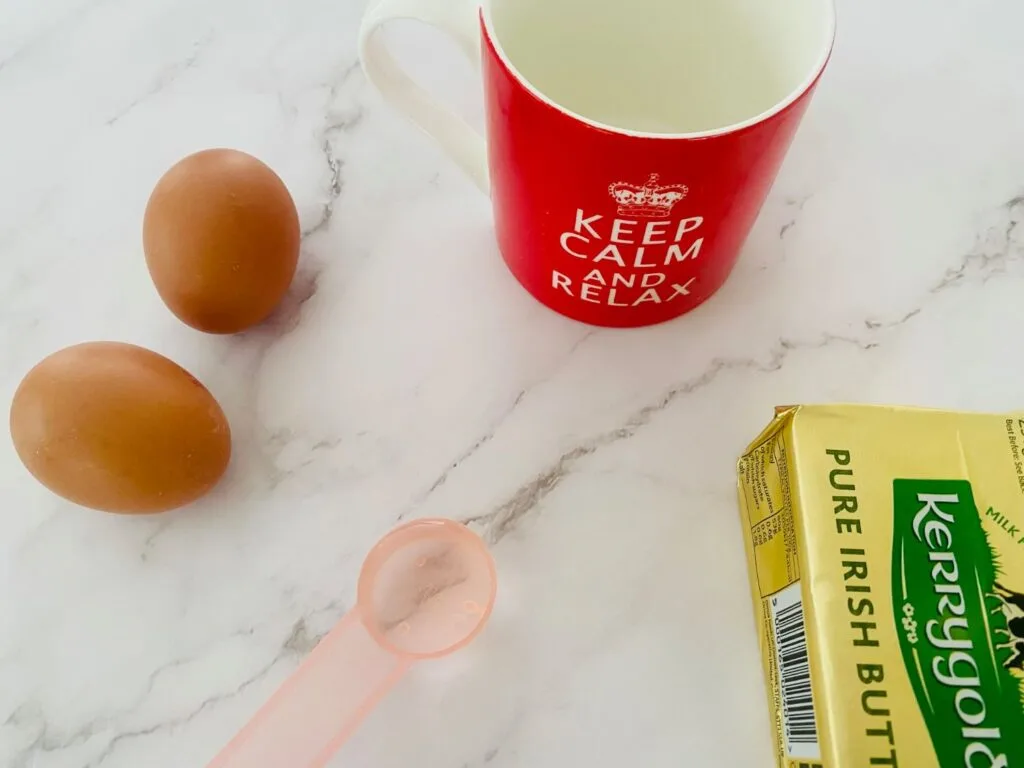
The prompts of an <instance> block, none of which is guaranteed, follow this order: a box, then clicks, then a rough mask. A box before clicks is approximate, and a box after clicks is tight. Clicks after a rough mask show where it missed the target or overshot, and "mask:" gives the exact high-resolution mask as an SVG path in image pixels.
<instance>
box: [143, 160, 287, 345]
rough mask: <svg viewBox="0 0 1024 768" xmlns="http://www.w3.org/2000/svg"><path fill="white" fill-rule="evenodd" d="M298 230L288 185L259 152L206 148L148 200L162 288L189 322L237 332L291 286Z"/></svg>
mask: <svg viewBox="0 0 1024 768" xmlns="http://www.w3.org/2000/svg"><path fill="white" fill-rule="evenodd" d="M300 242H301V233H300V231H299V215H298V212H297V211H296V210H295V202H294V201H293V200H292V197H291V195H290V194H289V193H288V188H287V187H286V186H285V185H284V182H283V181H281V179H280V178H279V177H278V176H277V174H276V173H274V171H273V170H271V169H270V168H269V167H268V166H266V165H265V164H264V163H262V162H261V161H260V160H258V159H256V158H255V157H253V156H252V155H248V154H246V153H244V152H239V151H237V150H233V149H208V150H205V151H202V152H197V153H196V154H194V155H189V156H188V157H186V158H185V159H183V160H181V161H180V162H178V163H177V164H176V165H174V166H173V167H172V168H171V169H170V170H169V171H168V172H167V173H166V174H164V176H163V178H161V179H160V181H159V182H158V183H157V185H156V188H155V189H154V190H153V194H152V195H151V197H150V199H149V204H148V205H147V206H146V214H145V221H144V222H143V247H144V249H145V252H146V265H147V266H148V268H149V273H150V276H151V277H152V278H153V284H154V285H155V286H156V289H157V292H158V293H159V294H160V297H161V298H162V299H163V301H164V303H165V304H166V305H167V307H168V308H169V309H170V310H171V312H173V313H174V314H175V315H176V316H177V317H178V318H179V319H180V320H181V321H182V322H184V323H186V324H187V325H190V326H192V327H193V328H196V329H197V330H200V331H204V332H206V333H217V334H225V333H238V332H239V331H244V330H246V329H248V328H251V327H252V326H254V325H257V324H258V323H261V322H262V321H263V320H265V319H266V318H267V317H268V316H270V314H271V313H273V311H274V309H276V308H277V306H278V305H279V304H280V302H281V299H282V298H283V297H284V295H285V293H286V292H287V291H288V287H289V285H291V282H292V278H293V277H294V276H295V268H296V266H297V264H298V260H299V246H300Z"/></svg>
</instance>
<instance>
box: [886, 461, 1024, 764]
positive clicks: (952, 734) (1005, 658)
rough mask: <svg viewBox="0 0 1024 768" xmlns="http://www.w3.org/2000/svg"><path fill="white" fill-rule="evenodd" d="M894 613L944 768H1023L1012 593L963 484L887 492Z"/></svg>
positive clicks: (903, 486)
mask: <svg viewBox="0 0 1024 768" xmlns="http://www.w3.org/2000/svg"><path fill="white" fill-rule="evenodd" d="M893 503H894V510H895V523H894V524H895V531H894V536H893V569H892V571H893V605H894V606H895V607H896V624H897V634H898V635H899V639H900V649H901V651H902V653H903V661H904V663H905V665H906V668H907V673H908V674H909V676H910V680H911V683H912V685H913V688H914V693H915V695H916V697H917V701H918V705H919V706H920V708H921V713H922V715H923V717H924V720H925V723H926V724H927V726H928V731H929V733H930V734H931V739H932V744H933V745H934V746H935V752H936V755H937V756H938V759H939V764H940V765H941V766H942V768H954V767H955V768H1015V767H1016V766H1024V674H1022V675H1021V677H1018V676H1017V675H1018V674H1020V673H1018V672H1016V671H1015V667H1016V658H1015V657H1016V648H1015V646H1014V644H1013V642H1012V640H1013V638H1014V635H1013V632H1012V630H1013V629H1014V628H1015V627H1014V626H1013V624H1012V621H1013V620H1012V618H1011V617H1012V616H1013V615H1014V614H1013V612H1012V610H1011V609H1010V608H1008V607H1007V605H1008V604H1012V603H1010V602H1009V601H1010V600H1011V597H1010V596H1011V595H1013V594H1015V593H1011V592H1010V591H1009V590H1008V589H1007V588H1006V587H1005V586H1003V585H1002V584H1000V583H999V579H998V576H999V574H998V572H997V565H996V564H997V563H998V561H999V558H998V553H997V552H995V551H993V549H992V548H991V546H990V543H989V541H988V538H987V537H986V535H985V531H984V529H983V527H982V524H981V518H980V516H979V515H978V510H977V507H976V505H975V503H974V496H973V494H972V491H971V485H970V483H967V482H964V481H953V480H896V481H895V482H894V483H893Z"/></svg>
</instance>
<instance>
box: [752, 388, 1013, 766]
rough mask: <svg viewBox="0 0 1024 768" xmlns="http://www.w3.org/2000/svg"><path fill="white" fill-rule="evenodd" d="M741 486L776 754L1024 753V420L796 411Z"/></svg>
mask: <svg viewBox="0 0 1024 768" xmlns="http://www.w3.org/2000/svg"><path fill="white" fill-rule="evenodd" d="M739 486H740V506H741V508H742V514H743V523H744V534H745V538H746V545H747V556H748V561H749V566H750V583H751V586H752V589H753V596H754V604H755V608H756V613H757V625H758V632H759V635H760V647H761V653H762V656H763V661H764V670H765V677H766V682H767V688H768V699H769V707H770V712H771V714H772V716H773V726H774V733H775V748H776V753H777V765H778V766H780V767H781V768H868V767H869V766H893V767H894V768H898V766H903V767H904V768H965V767H966V768H1016V767H1018V766H1019V767H1021V768H1024V418H1022V417H1018V416H1009V415H1007V416H991V415H981V414H962V413H947V412H942V411H930V410H922V409H902V408H883V407H871V406H799V407H791V408H783V409H779V410H778V411H777V413H776V416H775V419H774V421H773V422H772V423H771V424H770V425H769V426H768V428H767V429H765V431H764V432H763V433H762V434H761V435H760V436H759V437H758V438H757V439H756V440H755V441H754V443H753V444H752V445H751V446H750V448H748V449H747V452H746V453H745V455H744V456H743V457H742V458H741V459H740V462H739Z"/></svg>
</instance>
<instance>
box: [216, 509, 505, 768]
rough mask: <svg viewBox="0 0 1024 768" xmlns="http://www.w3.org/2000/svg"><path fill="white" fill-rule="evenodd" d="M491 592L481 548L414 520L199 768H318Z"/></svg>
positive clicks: (489, 602)
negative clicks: (313, 642)
mask: <svg viewBox="0 0 1024 768" xmlns="http://www.w3.org/2000/svg"><path fill="white" fill-rule="evenodd" d="M496 593H497V574H496V572H495V569H494V561H493V560H492V559H491V555H490V553H489V552H488V551H487V547H486V546H485V545H484V543H483V541H482V540H481V539H480V537H478V536H477V535H476V534H474V533H473V532H472V531H470V530H469V529H468V528H466V527H465V526H464V525H461V524H459V523H456V522H454V521H451V520H416V521H413V522H411V523H408V524H406V525H403V526H401V527H400V528H397V529H395V530H394V531H392V532H391V533H389V534H388V535H387V536H385V537H384V538H383V539H381V540H380V542H379V543H378V544H377V545H376V546H375V547H374V548H373V549H372V550H371V551H370V554H369V555H367V557H366V561H365V562H364V563H363V569H362V571H361V572H360V574H359V586H358V589H357V596H356V605H355V607H354V608H353V609H352V610H351V611H350V612H349V613H348V614H347V615H346V616H345V617H344V618H343V619H342V620H341V621H340V622H339V623H338V625H337V626H336V627H335V628H334V629H332V630H331V631H330V632H329V633H328V634H327V636H326V637H324V639H323V640H321V641H320V644H319V645H317V647H316V648H314V649H313V652H312V653H310V655H309V657H308V658H307V659H306V661H305V662H303V664H302V665H301V666H300V667H299V668H298V670H296V672H295V674H293V675H292V676H291V677H290V678H288V680H286V681H285V683H284V684H283V685H282V686H281V688H280V689H279V690H278V691H277V693H275V694H274V695H273V696H272V697H271V699H270V700H269V701H268V702H267V703H266V704H265V705H264V706H263V708H262V709H260V710H259V711H258V712H257V713H256V715H255V716H254V717H253V719H252V720H251V721H250V722H249V724H248V725H246V726H245V727H244V728H243V729H242V730H241V731H240V732H239V733H238V735H237V736H235V738H234V739H233V740H232V741H231V742H230V743H229V744H228V745H227V746H226V747H225V748H224V749H223V751H221V753H220V754H219V755H217V757H216V758H214V760H213V762H212V763H210V764H209V766H208V768H322V766H324V765H326V764H327V762H328V761H329V760H330V759H331V757H332V756H333V755H334V753H335V752H337V751H338V749H339V748H340V747H341V745H342V744H343V743H344V742H345V741H346V740H347V739H348V738H349V736H351V735H352V733H353V732H354V731H355V729H356V728H357V727H358V726H359V724H360V723H361V722H362V720H363V719H364V718H365V717H366V715H367V714H369V712H370V710H371V709H373V707H374V706H376V704H377V703H378V702H379V701H380V700H381V699H382V698H383V697H384V694H386V693H387V692H388V691H389V690H390V689H391V687H392V686H394V684H395V683H397V682H398V680H399V679H400V678H401V677H402V675H403V674H404V673H405V671H406V670H407V669H409V667H410V666H412V664H413V663H414V662H417V661H421V660H424V659H436V658H439V657H441V656H447V655H448V654H450V653H453V652H455V651H457V650H459V649H460V648H463V647H464V646H466V645H467V644H468V643H469V642H470V641H471V640H473V638H475V637H476V636H477V635H478V634H479V633H480V630H481V629H483V626H484V624H486V623H487V619H488V618H489V617H490V614H491V609H492V608H493V606H494V598H495V595H496Z"/></svg>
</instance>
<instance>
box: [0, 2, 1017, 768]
mask: <svg viewBox="0 0 1024 768" xmlns="http://www.w3.org/2000/svg"><path fill="white" fill-rule="evenodd" d="M362 8H363V2H362V0H292V2H288V3H284V2H277V3H259V2H256V3H254V2H250V1H249V0H150V1H148V2H130V1H129V0H48V2H45V3H43V2H38V0H5V1H4V3H3V4H2V5H0V260H2V261H0V263H2V272H0V394H2V397H3V399H4V402H9V400H10V397H11V395H12V394H13V391H14V388H15V387H16V385H17V382H18V380H19V379H20V377H21V376H22V375H23V374H24V372H25V371H26V370H27V369H28V368H29V367H31V366H32V365H33V364H34V363H35V362H37V361H38V360H39V359H41V358H42V357H43V356H45V355H46V354H48V353H50V352H52V351H54V350H56V349H58V348H60V347H62V346H64V345H67V344H71V343H74V342H78V341H83V340H87V339H121V340H127V341H131V342H135V343H139V344H143V345H146V346H149V347H151V348H153V349H155V350H157V351H159V352H162V353H164V354H167V355H169V356H171V357H172V358H174V359H176V360H178V361H179V362H180V363H182V364H183V365H185V366H186V367H188V368H189V369H190V370H192V371H193V372H194V373H195V374H196V375H197V376H199V377H200V378H201V379H202V380H203V381H204V382H205V383H206V384H207V385H208V386H209V387H210V389H211V390H212V391H213V392H214V393H215V395H216V396H217V397H218V398H219V399H220V401H221V402H222V403H223V405H224V407H225V409H226V411H227V413H228V415H229V417H230V419H231V422H232V424H233V426H234V430H235V435H236V448H235V450H236V453H235V459H234V462H233V466H232V469H231V470H230V475H229V477H228V478H227V480H226V482H225V483H224V484H223V485H222V486H221V487H220V488H219V489H218V490H217V491H216V492H215V493H214V495H213V496H211V497H210V498H209V499H208V500H206V501H204V502H202V503H200V504H198V505H196V506H194V507H193V508H191V509H188V510H183V511H180V512H177V513H173V514H169V515H167V516H164V517H161V518H158V519H124V518H118V517H113V516H106V515H103V514H99V513H92V512H88V511H85V510H82V509H78V508H74V507H72V506H70V505H68V504H66V503H64V502H62V501H60V500H58V499H56V498H54V497H53V496H51V495H49V494H48V493H47V492H46V491H45V490H44V489H43V488H41V487H40V486H38V485H37V484H36V483H34V482H33V481H32V480H31V479H30V478H29V477H28V475H27V473H26V472H25V471H24V470H23V469H22V467H21V465H20V464H19V463H18V461H17V459H16V457H15V454H14V451H13V449H12V447H11V446H10V444H9V441H6V440H4V441H0V483H2V486H0V487H2V488H3V497H2V503H0V507H2V512H0V764H2V765H4V766H10V767H11V768H84V767H88V768H128V767H131V768H138V767H139V766H145V768H163V767H167V768H171V766H173V767H174V768H188V767H189V766H196V767H197V768H198V767H199V766H202V765H204V763H205V761H206V760H207V759H209V758H210V757H211V756H212V755H213V753H214V752H216V750H217V749H218V748H219V747H220V746H221V744H222V743H223V742H224V741H225V740H226V739H227V738H228V737H229V736H230V735H231V734H232V733H233V732H234V730H235V729H236V728H237V727H238V726H239V725H240V724H241V723H242V722H243V721H244V720H245V719H246V718H247V717H248V716H249V714H250V713H252V712H253V711H254V710H255V709H256V708H257V707H258V706H259V704H260V703H261V702H262V701H263V700H264V699H265V698H266V697H267V696H268V695H269V694H270V692H271V691H272V690H273V689H274V688H275V687H276V685H277V684H278V683H279V682H280V681H281V680H282V679H283V678H284V677H285V676H286V675H287V674H288V673H289V672H290V671H291V670H292V669H294V668H295V666H296V664H297V663H298V662H299V661H300V659H301V658H302V657H303V655H304V654H306V653H307V652H308V651H309V650H310V648H311V647H312V646H313V645H314V643H315V641H316V639H317V638H318V637H319V636H320V635H321V634H322V633H323V632H324V631H325V630H326V629H327V628H328V627H330V626H331V625H332V624H333V623H334V622H335V621H336V620H337V619H338V618H339V617H340V616H341V615H342V613H343V612H344V610H345V609H346V607H347V606H348V605H349V604H350V602H351V600H352V596H353V586H354V580H355V576H356V573H357V569H358V566H359V563H360V561H361V558H362V556H363V554H364V553H365V551H366V549H367V548H368V547H369V546H370V545H371V543H372V542H373V541H375V540H376V538H377V537H378V536H379V535H381V534H382V533H384V532H385V531H386V530H388V529H389V528H390V527H391V526H392V525H393V524H395V523H396V521H398V520H400V519H406V518H409V517H416V516H425V515H445V516H451V517H455V518H458V519H462V520H472V521H473V525H474V527H475V528H476V529H477V530H478V531H480V532H482V533H483V534H484V535H485V536H486V537H487V538H488V539H489V541H490V542H491V543H492V544H493V546H494V553H495V557H496V559H497V563H498V567H499V569H500V575H501V579H502V583H501V592H500V601H499V606H498V609H497V613H496V616H495V619H494V621H493V623H492V625H491V626H490V627H489V628H488V631H487V632H486V634H485V635H484V637H482V638H481V639H480V641H479V642H478V643H477V644H476V645H474V646H473V647H472V648H471V649H470V650H469V651H467V652H466V653H464V654H463V655H461V656H459V657H458V658H456V659H453V660H451V661H446V662H439V663H437V664H434V665H430V666H423V667H420V668H419V669H418V670H417V671H415V673H414V674H413V675H412V676H410V677H409V678H408V679H407V680H406V681H405V682H404V683H403V684H402V685H401V686H400V687H399V688H398V689H397V690H396V691H395V692H394V693H393V695H392V696H391V697H390V698H389V699H388V700H387V701H386V703H385V704H384V705H383V706H382V707H381V708H380V709H379V710H378V711H377V712H376V713H375V714H374V715H373V716H372V717H371V719H370V720H369V721H368V722H367V723H366V725H365V727H364V728H363V729H362V730H360V731H359V732H358V734H357V735H356V737H355V738H354V740H353V741H352V742H350V743H349V744H348V745H347V746H346V747H345V748H344V750H343V751H342V752H341V753H340V754H339V756H338V759H337V760H336V761H335V765H337V766H367V767H368V768H369V767H371V766H372V768H391V767H395V768H397V767H398V766H409V765H417V766H423V767H424V768H480V767H481V766H485V765H486V766H489V767H490V768H511V767H513V766H530V768H548V767H550V768H555V767H556V766H557V767H558V768H561V767H562V766H566V765H579V766H583V765H587V766H607V767H608V768H612V767H613V766H616V767H617V766H623V765H642V766H645V768H659V767H660V766H665V768H677V767H678V766H701V767H704V766H728V767H730V768H731V767H733V766H742V767H744V768H745V767H747V766H750V767H753V766H768V765H769V764H770V757H769V748H768V728H767V719H766V715H765V706H764V703H763V698H762V697H763V693H762V684H761V680H760V671H759V667H758V659H757V655H756V651H755V640H754V632H753V622H752V619H751V616H752V611H751V608H750V606H749V598H748V594H747V587H746V581H745V578H746V576H745V566H744V561H743V554H742V546H741V539H740V529H739V524H738V519H737V511H736V505H735V501H734V480H733V462H734V459H735V457H736V456H737V454H738V453H739V452H740V450H741V449H742V447H743V446H744V444H745V442H746V441H747V440H748V439H749V438H751V437H752V436H753V435H754V434H755V433H756V432H757V431H758V430H759V429H760V428H761V427H762V426H763V424H764V423H765V421H766V420H767V419H768V418H769V416H770V412H771V408H772V407H773V406H774V405H776V404H777V403H792V402H799V401H810V400H814V401H822V400H863V401H878V402H902V403H917V404H928V405H939V406H949V407H956V406H962V407H970V408H981V409H1005V408H1012V407H1019V406H1021V405H1022V403H1024V386H1022V379H1024V358H1022V357H1021V353H1020V350H1021V348H1022V342H1021V338H1022V335H1024V301H1022V297H1024V224H1022V222H1024V79H1022V78H1021V77H1020V73H1021V71H1022V70H1024V48H1022V47H1021V45H1020V30H1021V29H1022V28H1024V5H1022V4H1020V3H1019V2H1016V1H1015V0H943V2H939V3H937V2H935V0H903V1H902V2H900V3H892V2H888V1H887V0H841V2H840V14H841V18H840V35H839V42H838V45H837V49H836V54H835V58H834V61H833V66H832V67H831V69H830V71H829V73H828V74H827V76H826V79H825V81H824V83H823V85H822V87H821V90H820V91H819V94H818V97H817V99H816V101H815V103H814V105H813V106H812V109H811V111H810V113H809V114H808V117H807V120H806V123H805V125H804V128H803V129H802V131H801V133H800V135H799V137H798V139H797V142H796V144H795V146H794V148H793V151H792V155H791V157H790V158H789V160H788V162H787V164H786V166H785V168H784V170H783V173H782V175H781V177H780V179H779V181H778V184H777V185H776V187H775V189H774V191H773V192H772V195H771V199H770V201H769V203H768V205H767V206H766V208H765V210H764V212H763V215H762V217H761V219H760V221H759V223H758V225H757V228H756V230H755V232H754V234H753V236H752V237H751V239H750V242H749V244H748V247H747V248H746V251H745V255H744V257H743V260H742V263H741V264H740V266H739V268H738V269H737V271H736V274H735V276H734V278H733V279H732V281H731V282H730V283H729V284H728V286H727V287H726V289H725V290H724V291H723V292H722V293H721V294H720V295H719V296H718V297H717V298H716V299H715V300H714V301H712V302H711V303H709V304H708V305H706V306H705V307H704V308H702V309H701V310H700V311H698V312H696V313H694V314H693V315H691V316H689V317H686V318H684V319H682V320H680V321H678V322H674V323H671V324H668V325H665V326H661V327H657V328H652V329H649V330H644V331H640V332H616V331H595V330H592V329H590V328H586V327H582V326H580V325H577V324H575V323H573V322H570V321H567V320H563V319H562V318H560V317H558V316H556V315H553V314H551V313H550V312H548V311H547V310H545V309H543V308H541V307H540V306H538V305H537V304H535V303H534V302H533V301H532V300H531V299H530V298H529V297H528V296H527V295H526V294H525V293H524V292H523V291H522V290H521V289H520V288H519V287H518V286H517V285H516V284H515V283H514V281H513V280H512V278H511V277H510V276H509V275H508V274H507V272H506V271H505V269H504V267H503V266H502V264H501V262H500V260H499V257H498V254H497V250H496V246H495V245H494V243H493V240H492V236H491V232H490V229H489V226H490V224H489V208H488V204H487V202H486V201H485V200H484V199H483V198H482V197H481V196H479V194H478V193H476V192H475V191H474V189H473V188H472V186H471V184H470V182H469V181H467V180H466V179H464V178H463V177H462V176H461V175H460V173H459V172H458V171H457V170H456V169H455V168H454V167H453V165H451V164H450V163H449V162H448V161H447V160H446V159H445V158H443V157H442V156H441V154H440V153H439V152H438V151H437V150H436V149H435V148H434V147H433V146H432V145H431V144H430V142H429V141H428V140H427V139H425V138H424V137H422V136H421V135H420V134H419V133H418V132H416V131H415V130H414V129H412V128H411V127H410V126H409V125H408V124H407V123H406V122H405V121H404V120H403V119H402V118H401V117H399V116H398V115H397V114H396V113H394V112H393V111H392V110H391V109H389V108H388V107H386V106H384V105H383V104H382V103H381V101H380V99H379V98H378V97H377V96H376V95H375V94H374V93H372V92H371V90H370V89H369V88H368V86H367V84H366V82H365V80H364V78H363V76H362V73H361V71H360V70H359V69H358V67H357V66H356V59H355V49H354V37H355V30H356V25H357V20H358V17H359V15H360V13H361V11H362ZM394 37H395V41H396V44H397V45H399V46H400V47H401V50H402V54H403V58H404V59H406V60H409V61H415V62H418V70H419V72H420V73H421V76H422V77H423V79H424V80H426V81H428V82H429V83H430V84H431V85H432V86H434V87H438V88H442V89H444V90H445V91H446V92H447V93H448V94H449V98H451V99H452V100H453V101H454V102H456V103H458V104H460V105H462V108H464V109H465V110H467V111H468V113H469V114H470V115H473V116H475V117H476V118H478V117H479V109H480V106H479V96H478V93H477V90H476V86H475V85H474V81H473V78H472V76H471V74H470V73H469V71H468V67H464V66H463V64H462V62H461V60H460V59H459V57H458V55H457V53H455V51H454V50H453V49H452V48H451V47H450V46H445V44H444V43H443V41H441V40H440V39H439V38H438V36H437V35H434V34H427V33H425V32H422V31H420V30H418V29H409V28H401V29H398V30H396V33H395V35H394ZM208 146H233V147H237V148H240V149H244V150H247V151H250V152H252V153H254V154H256V155H258V156H260V157H262V158H263V159H264V160H266V161H267V162H268V163H270V164H271V165H272V166H273V167H274V168H276V169H277V170H278V171H279V173H280V174H281V175H282V177H283V178H284V179H285V181H286V182H287V183H288V185H289V187H290V189H291V190H292V193H293V195H294V196H295V199H296V202H297V203H298V206H299V209H300V213H301V216H302V221H303V226H304V228H305V231H306V233H307V236H306V239H305V243H304V248H303V262H302V266H301V271H300V275H299V277H298V279H297V281H296V284H295V287H294V290H293V292H292V294H291V296H290V298H289V300H288V304H287V307H286V308H285V309H284V310H283V311H282V312H281V313H280V314H279V315H278V316H277V317H276V318H275V319H274V321H273V322H271V323H270V324H269V325H268V326H267V327H265V328H262V329H260V330H257V331H254V332H251V333H249V334H246V335H244V336H241V337H237V338H227V339H221V338H209V337H204V336H202V335H200V334H197V333H195V332H193V331H190V330H189V329H188V328H186V327H184V326H182V325H181V324H180V323H178V322H177V321H176V320H175V319H174V318H173V317H172V316H171V315H170V314H169V313H168V312H167V311H166V310H165V308H164V307H163V305H162V304H161V303H160V301H159V299H158V298H157V295H156V292H155V291H154V289H153V287H152V285H151V284H150V282H149V280H148V277H147V273H146V269H145V265H144V262H143V258H142V252H141V245H140V226H141V215H142V211H143V208H144V206H145V202H146V198H147V195H148V193H149V191H150V189H151V188H152V185H153V184H154V182H155V181H156V179H157V178H158V177H159V175H160V174H161V173H162V172H163V170H165V169H166V168H167V167H168V166H169V165H170V164H171V163H172V162H174V161H175V160H176V159H178V158H179V157H181V156H182V155H184V154H186V153H188V152H190V151H193V150H197V149H200V148H204V147H208ZM1018 377H1021V378H1018Z"/></svg>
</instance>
